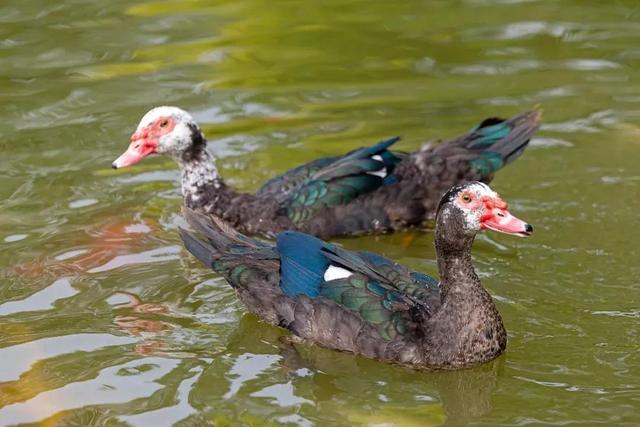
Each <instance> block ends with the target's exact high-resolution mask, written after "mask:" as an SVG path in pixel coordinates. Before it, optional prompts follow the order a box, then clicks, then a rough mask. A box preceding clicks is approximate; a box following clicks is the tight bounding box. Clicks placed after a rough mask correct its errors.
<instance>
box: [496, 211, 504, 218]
mask: <svg viewBox="0 0 640 427" xmlns="http://www.w3.org/2000/svg"><path fill="white" fill-rule="evenodd" d="M496 215H498V216H499V217H500V218H504V214H503V213H502V212H498V213H497V214H496Z"/></svg>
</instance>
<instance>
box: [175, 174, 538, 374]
mask: <svg viewBox="0 0 640 427" xmlns="http://www.w3.org/2000/svg"><path fill="white" fill-rule="evenodd" d="M184 213H185V216H186V218H187V220H188V221H189V223H190V224H191V225H192V226H193V227H194V228H195V229H196V230H198V231H199V232H200V233H201V234H202V235H204V236H205V237H206V240H201V239H199V238H198V237H196V236H195V235H194V234H192V233H191V232H189V231H186V230H180V233H181V237H182V239H183V241H184V244H185V246H186V248H187V249H188V250H189V251H190V252H191V253H192V254H193V255H195V256H196V257H197V258H198V259H200V260H201V261H202V262H203V263H205V264H206V265H208V266H209V267H211V268H212V269H213V270H215V271H217V272H219V273H221V274H223V275H224V276H225V278H226V279H227V281H228V282H229V283H230V284H231V286H233V287H234V288H235V289H236V291H237V294H238V296H239V298H240V299H241V300H242V302H243V303H244V304H245V305H246V306H247V308H248V309H249V310H250V311H252V312H254V313H256V314H257V315H258V316H260V317H261V318H262V319H264V320H265V321H267V322H269V323H271V324H274V325H277V326H281V327H283V328H286V329H288V330H290V331H291V332H292V333H293V334H294V335H295V336H297V337H299V338H300V339H302V340H306V341H309V342H313V343H317V344H320V345H322V346H325V347H329V348H333V349H337V350H342V351H348V352H353V353H357V354H362V355H364V356H366V357H370V358H375V359H381V360H386V361H392V362H397V363H401V364H406V365H410V366H413V367H418V368H429V369H457V368H463V367H467V366H472V365H476V364H479V363H483V362H487V361H489V360H491V359H494V358H495V357H497V356H498V355H500V354H501V353H502V352H503V351H504V350H505V348H506V344H507V335H506V331H505V328H504V326H503V323H502V319H501V317H500V314H499V313H498V310H497V308H496V307H495V305H494V304H493V301H492V299H491V296H490V295H489V293H488V292H487V291H486V290H485V289H484V287H483V286H482V284H481V283H480V280H479V278H478V276H477V275H476V273H475V271H474V268H473V264H472V261H471V246H472V243H473V240H474V238H475V235H476V233H477V232H478V231H480V230H485V229H488V230H495V231H498V232H502V233H507V234H513V235H518V236H528V235H529V234H530V233H531V232H532V231H533V229H532V227H531V226H530V225H529V224H527V223H525V222H523V221H521V220H520V219H518V218H516V217H514V216H513V215H511V213H510V212H509V211H508V209H507V204H506V203H505V202H504V201H502V199H500V197H499V196H498V195H497V194H496V193H495V192H493V191H492V190H491V189H490V188H489V187H488V186H487V185H486V184H483V183H480V182H472V183H468V184H464V185H459V186H455V187H453V188H452V189H450V190H449V191H448V192H447V193H446V194H445V195H444V196H443V197H442V199H441V201H440V204H439V207H438V213H437V219H436V229H435V246H436V253H437V257H438V269H439V273H440V281H439V282H438V281H437V280H435V279H433V278H431V277H429V276H427V275H425V274H423V273H419V272H415V271H411V270H410V269H408V268H406V267H404V266H402V265H400V264H398V263H396V262H394V261H392V260H389V259H386V258H384V257H382V256H380V255H377V254H374V253H371V252H356V251H348V250H345V249H342V248H341V247H339V246H336V245H333V244H330V243H326V242H323V241H322V240H320V239H318V238H316V237H313V236H311V235H309V234H305V233H301V232H296V231H287V232H284V233H281V234H279V235H278V236H277V242H276V244H275V245H270V244H266V243H262V242H259V241H256V240H252V239H250V238H248V237H245V236H244V235H242V234H240V233H238V232H237V231H234V230H233V229H232V228H231V227H229V226H228V225H225V223H224V222H223V221H222V220H220V219H218V218H216V217H208V216H204V215H201V214H198V213H196V212H194V211H192V210H190V209H185V210H184Z"/></svg>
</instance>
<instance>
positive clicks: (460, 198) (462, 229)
mask: <svg viewBox="0 0 640 427" xmlns="http://www.w3.org/2000/svg"><path fill="white" fill-rule="evenodd" d="M507 207H508V206H507V203H506V202H504V201H503V200H502V199H501V198H500V196H499V195H498V193H496V192H495V191H493V190H492V189H491V188H490V187H489V186H488V185H486V184H483V183H481V182H469V183H466V184H462V185H457V186H455V187H453V188H451V189H450V190H449V191H447V193H445V195H444V196H443V197H442V199H441V200H440V204H439V206H438V212H437V216H436V218H437V219H436V222H437V225H438V228H440V229H441V230H442V234H443V237H444V238H445V239H446V240H454V241H455V240H456V239H458V240H467V239H468V238H471V239H473V237H474V236H475V235H476V233H478V232H479V231H482V230H493V231H498V232H500V233H505V234H512V235H514V236H520V237H527V236H529V235H531V233H532V232H533V227H532V226H531V225H530V224H527V223H526V222H524V221H522V220H521V219H518V218H516V217H515V216H513V215H512V214H511V212H509V210H508V209H507Z"/></svg>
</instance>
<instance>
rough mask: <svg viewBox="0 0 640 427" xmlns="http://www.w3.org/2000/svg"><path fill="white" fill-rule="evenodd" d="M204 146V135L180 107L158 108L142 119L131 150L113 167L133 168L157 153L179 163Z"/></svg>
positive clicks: (133, 137)
mask: <svg viewBox="0 0 640 427" xmlns="http://www.w3.org/2000/svg"><path fill="white" fill-rule="evenodd" d="M203 145H204V135H203V134H202V132H201V131H200V128H199V127H198V125H197V124H196V122H195V121H194V120H193V117H191V115H190V114H189V113H187V112H186V111H184V110H182V109H181V108H178V107H170V106H162V107H156V108H153V109H152V110H150V111H149V112H148V113H147V114H145V115H144V116H143V117H142V119H141V120H140V123H139V124H138V127H137V129H136V131H135V132H134V133H133V135H131V144H130V145H129V148H128V149H127V151H126V152H125V153H124V154H122V155H121V156H120V157H119V158H118V159H117V160H116V161H115V162H113V167H114V168H121V167H125V166H130V165H133V164H135V163H138V162H139V161H140V160H142V159H143V158H145V157H147V156H148V155H150V154H154V153H158V154H166V155H169V156H171V157H173V158H175V159H176V160H180V159H182V158H183V157H184V156H185V154H188V153H189V152H190V151H193V150H194V149H195V148H201V147H200V146H203ZM196 146H198V147H196Z"/></svg>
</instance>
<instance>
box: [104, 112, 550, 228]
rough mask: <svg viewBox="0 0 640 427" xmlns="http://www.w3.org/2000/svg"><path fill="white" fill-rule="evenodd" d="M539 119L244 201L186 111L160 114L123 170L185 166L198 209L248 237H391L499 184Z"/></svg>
mask: <svg viewBox="0 0 640 427" xmlns="http://www.w3.org/2000/svg"><path fill="white" fill-rule="evenodd" d="M539 122H540V112H539V111H529V112H526V113H523V114H521V115H519V116H516V117H513V118H511V119H509V120H502V119H496V118H490V119H486V120H484V121H483V122H482V123H481V124H480V125H479V126H478V127H476V128H475V129H474V130H472V131H471V132H470V133H468V134H465V135H462V136H460V137H459V138H456V139H453V140H450V141H448V142H445V143H442V144H438V145H427V146H425V147H424V148H422V149H421V150H420V151H418V152H415V153H411V154H405V153H399V152H392V151H389V148H390V146H391V145H393V144H394V143H395V142H396V141H398V139H399V138H392V139H389V140H386V141H383V142H380V143H378V144H375V145H373V146H370V147H364V148H360V149H356V150H354V151H352V152H350V153H348V154H346V155H343V156H336V157H326V158H321V159H317V160H315V161H312V162H309V163H307V164H304V165H302V166H299V167H297V168H295V169H292V170H290V171H288V172H286V173H285V174H283V175H281V176H278V177H276V178H273V179H271V180H270V181H268V182H267V183H266V184H265V185H264V186H263V187H262V188H261V189H260V190H259V191H258V192H257V193H256V194H249V193H242V192H238V191H236V190H234V189H232V188H231V187H229V186H228V185H227V184H225V182H224V181H223V179H222V178H221V177H220V176H219V174H218V171H217V169H216V166H215V164H214V158H213V157H212V155H211V154H209V153H208V151H207V150H206V140H205V137H204V135H203V133H202V131H201V130H200V128H199V127H198V125H197V124H196V123H195V121H194V120H193V118H192V117H191V116H190V115H189V113H187V112H186V111H183V110H181V109H179V108H177V107H157V108H154V109H152V110H151V111H149V112H148V113H147V114H146V115H145V116H144V117H143V118H142V120H141V121H140V124H139V125H138V128H137V130H136V132H135V133H134V134H133V135H132V136H131V145H130V146H129V148H128V149H127V151H126V152H125V153H124V154H122V155H121V156H120V157H119V158H118V159H117V160H116V161H114V162H113V165H112V166H113V167H114V168H121V167H125V166H129V165H133V164H134V163H137V162H139V161H140V160H142V159H143V158H144V157H146V156H148V155H150V154H153V153H159V154H165V155H168V156H170V157H172V158H174V159H175V160H176V162H177V163H178V165H179V166H180V168H181V170H182V193H183V195H184V198H185V205H186V206H187V207H189V208H191V209H195V210H198V211H200V212H204V213H211V214H214V215H216V216H218V217H220V218H222V219H223V220H225V221H227V222H228V223H229V224H231V225H232V226H233V227H234V228H236V229H237V230H238V231H240V232H243V233H245V234H263V235H271V236H272V235H273V234H274V233H277V232H280V231H284V230H298V231H304V232H307V233H310V234H313V235H315V236H318V237H324V238H327V237H331V236H340V235H342V236H347V235H356V234H365V233H376V232H378V233H379V232H390V231H395V230H399V229H403V228H407V227H414V226H420V225H422V224H423V223H425V221H429V220H432V219H433V217H434V214H435V211H436V206H437V204H438V201H439V200H440V197H441V196H442V194H444V192H445V191H447V189H449V188H450V187H451V186H453V185H455V184H460V183H463V182H469V181H476V180H477V181H482V182H489V181H491V179H492V178H493V173H494V172H495V171H497V170H498V169H500V168H502V167H503V166H504V165H506V164H508V163H510V162H511V161H513V160H515V159H516V158H517V157H518V156H520V154H522V152H523V151H524V149H525V148H526V146H527V144H528V142H529V139H530V138H531V136H532V134H533V133H534V132H535V131H536V130H537V129H538V127H539Z"/></svg>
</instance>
